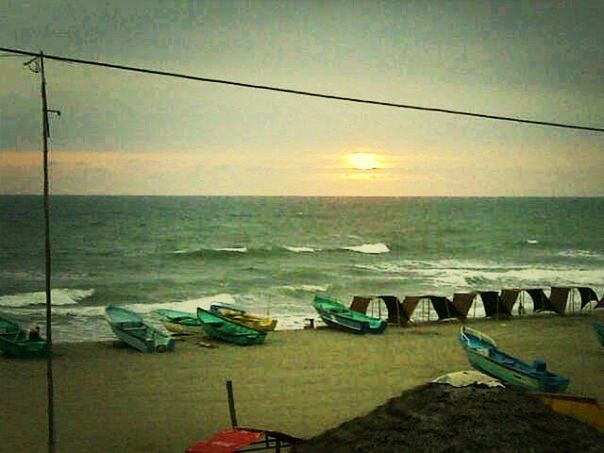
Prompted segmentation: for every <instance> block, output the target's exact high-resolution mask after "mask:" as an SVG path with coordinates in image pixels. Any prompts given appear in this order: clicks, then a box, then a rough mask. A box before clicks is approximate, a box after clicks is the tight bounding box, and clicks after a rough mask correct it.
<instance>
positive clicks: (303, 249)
mask: <svg viewBox="0 0 604 453" xmlns="http://www.w3.org/2000/svg"><path fill="white" fill-rule="evenodd" d="M283 248H284V249H286V250H289V251H290V252H294V253H304V252H308V253H312V252H319V251H320V250H321V249H315V248H313V247H293V246H288V245H284V246H283Z"/></svg>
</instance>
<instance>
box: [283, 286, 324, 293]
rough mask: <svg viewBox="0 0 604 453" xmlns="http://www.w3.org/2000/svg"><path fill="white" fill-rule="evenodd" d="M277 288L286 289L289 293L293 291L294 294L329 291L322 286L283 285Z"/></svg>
mask: <svg viewBox="0 0 604 453" xmlns="http://www.w3.org/2000/svg"><path fill="white" fill-rule="evenodd" d="M277 288H278V289H285V290H287V291H292V292H296V291H305V292H310V293H315V292H324V291H327V286H321V285H297V286H292V285H282V286H277Z"/></svg>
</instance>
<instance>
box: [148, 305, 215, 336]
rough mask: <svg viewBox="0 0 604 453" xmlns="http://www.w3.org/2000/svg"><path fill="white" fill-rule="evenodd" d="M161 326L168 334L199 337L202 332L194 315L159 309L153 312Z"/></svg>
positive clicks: (200, 325) (201, 327)
mask: <svg viewBox="0 0 604 453" xmlns="http://www.w3.org/2000/svg"><path fill="white" fill-rule="evenodd" d="M155 313H156V314H158V315H159V317H160V319H161V322H162V324H163V325H164V327H165V328H166V329H167V330H169V331H170V332H174V333H178V334H182V335H200V334H202V333H203V332H204V330H203V326H202V324H201V321H200V320H199V318H197V316H195V314H193V313H187V312H184V311H178V310H170V309H167V308H160V309H158V310H155Z"/></svg>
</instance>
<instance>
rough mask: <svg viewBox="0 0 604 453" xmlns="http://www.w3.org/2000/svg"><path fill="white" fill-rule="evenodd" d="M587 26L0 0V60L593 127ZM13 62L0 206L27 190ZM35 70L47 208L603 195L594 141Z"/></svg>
mask: <svg viewBox="0 0 604 453" xmlns="http://www.w3.org/2000/svg"><path fill="white" fill-rule="evenodd" d="M603 21H604V3H603V2H601V1H589V0H583V1H581V0H579V1H574V2H565V1H545V0H542V1H513V0H508V1H505V2H499V1H493V2H490V1H486V0H485V1H478V0H474V1H465V0H455V1H436V0H435V1H419V0H415V1H379V0H372V1H369V0H367V1H338V0H330V1H310V0H306V1H253V0H249V1H228V0H223V1H201V0H197V1H182V0H181V1H179V0H174V1H170V2H165V1H153V0H105V1H90V0H61V1H58V0H37V1H34V0H19V1H17V0H0V47H5V48H16V49H21V50H29V51H34V52H38V51H40V50H42V51H44V52H45V53H46V54H53V55H61V56H67V57H73V58H81V59H90V60H100V61H104V62H110V63H114V64H121V65H132V66H140V67H148V68H154V69H159V70H163V71H170V72H179V73H185V74H191V75H196V76H200V77H207V78H216V79H226V80H233V81H240V82H244V83H250V84H261V85H272V86H277V87H282V88H288V89H295V90H303V91H315V92H321V93H328V94H333V95H337V96H346V97H357V98H364V99H373V100H379V101H386V102H394V103H401V104H412V105H420V106H428V107H440V108H447V109H453V110H464V111H471V112H479V113H487V114H492V115H502V116H513V117H520V118H527V119H534V120H540V121H550V122H558V123H570V124H577V125H583V126H590V127H597V128H602V127H604V46H603V45H602V43H604V27H602V23H603ZM2 55H4V54H2ZM26 60H27V58H23V57H18V58H16V57H4V56H0V106H1V108H0V194H35V193H41V191H42V167H41V166H42V157H41V151H40V150H41V147H42V144H41V141H42V140H41V103H40V79H39V75H38V74H34V73H32V72H31V71H29V70H28V69H27V68H26V67H25V66H24V65H23V63H24V62H25V61H26ZM45 67H46V76H47V88H48V97H49V108H51V109H58V110H60V111H61V113H62V114H61V116H59V117H56V116H54V117H52V119H51V142H50V149H51V168H50V171H51V173H50V177H51V181H50V188H51V193H55V194H112V195H118V194H119V195H121V194H131V195H295V196H307V195H313V196H314V195H327V196H604V133H601V132H590V131H580V130H572V129H561V128H553V127H545V126H535V125H526V124H517V123H506V122H500V121H492V120H486V119H477V118H469V117H461V116H451V115H445V114H442V113H432V112H420V111H413V110H404V109H397V108H389V107H380V106H374V105H363V104H353V103H347V102H342V101H332V100H331V101H330V100H325V99H317V98H310V97H301V96H294V95H289V94H283V93H275V92H267V91H258V90H251V89H247V88H241V87H233V86H226V85H218V84H210V83H201V82H193V81H186V80H178V79H169V78H164V77H158V76H151V75H142V74H135V73H128V72H120V71H117V70H110V69H102V68H98V67H90V66H83V65H76V64H66V63H62V62H56V61H51V60H48V59H47V60H46V62H45ZM359 154H363V155H365V156H361V161H363V159H365V160H364V162H365V163H366V164H365V165H359V163H358V162H359V159H358V158H359ZM355 155H356V156H355ZM353 156H355V157H353ZM367 159H369V161H368V162H369V163H367Z"/></svg>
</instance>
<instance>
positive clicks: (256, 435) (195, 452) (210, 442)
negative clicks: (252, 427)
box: [187, 428, 264, 453]
mask: <svg viewBox="0 0 604 453" xmlns="http://www.w3.org/2000/svg"><path fill="white" fill-rule="evenodd" d="M262 439H264V433H262V432H259V431H246V430H245V429H237V428H234V429H225V430H224V431H220V432H219V433H216V434H214V435H213V436H212V437H210V438H209V439H207V440H203V441H201V442H199V443H197V444H195V445H192V446H190V447H189V448H187V453H231V452H234V451H237V450H239V449H240V448H243V447H247V446H248V445H250V444H252V443H254V442H258V441H259V440H262Z"/></svg>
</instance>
